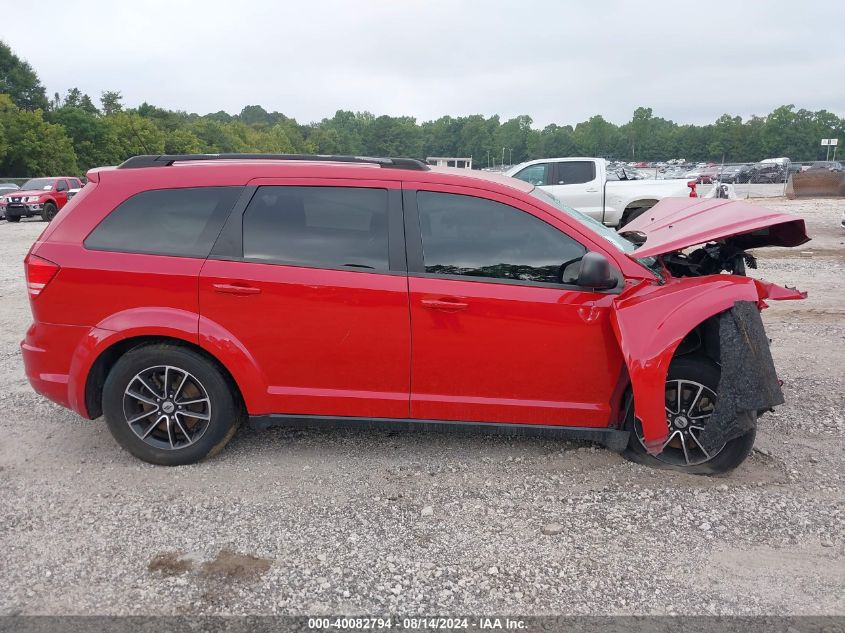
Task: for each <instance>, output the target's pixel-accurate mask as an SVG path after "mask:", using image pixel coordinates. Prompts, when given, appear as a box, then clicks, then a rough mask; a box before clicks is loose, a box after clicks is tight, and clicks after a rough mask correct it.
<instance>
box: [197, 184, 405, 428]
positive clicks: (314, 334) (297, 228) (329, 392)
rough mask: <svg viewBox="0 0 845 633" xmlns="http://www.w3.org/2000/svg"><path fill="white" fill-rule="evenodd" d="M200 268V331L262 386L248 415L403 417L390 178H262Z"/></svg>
mask: <svg viewBox="0 0 845 633" xmlns="http://www.w3.org/2000/svg"><path fill="white" fill-rule="evenodd" d="M250 186H251V187H252V189H251V190H252V192H253V193H252V195H251V197H248V201H242V204H241V205H239V207H236V209H235V210H234V211H233V212H232V214H231V216H230V218H229V221H228V222H227V224H226V226H225V227H224V229H223V231H222V233H221V236H220V238H218V240H217V243H216V244H215V247H214V249H213V251H212V254H211V256H210V257H209V259H208V261H207V262H206V264H205V266H204V267H203V270H202V272H201V274H200V281H199V294H200V311H201V315H202V318H201V321H200V338H201V340H202V339H203V337H218V338H219V337H220V332H221V331H222V332H226V333H227V334H226V336H230V337H231V339H232V341H233V343H234V344H236V345H240V346H242V347H243V348H245V349H246V350H247V352H248V354H249V356H250V357H251V359H252V361H253V362H254V363H255V364H256V365H257V368H258V370H259V372H260V375H262V376H263V377H264V378H263V384H261V385H249V386H248V389H249V392H250V395H249V396H248V397H247V400H248V406H249V408H250V411H249V412H250V413H251V414H253V415H256V414H270V413H276V414H299V415H324V416H356V417H357V416H360V417H376V418H379V417H388V418H405V417H407V416H408V410H409V403H408V400H409V389H410V387H409V382H410V378H409V370H410V324H409V318H408V286H407V271H406V267H405V256H404V237H403V226H402V208H401V189H400V188H399V184H398V183H396V182H382V181H376V180H373V181H351V180H327V179H319V180H317V179H259V180H255V181H252V182H251V183H250Z"/></svg>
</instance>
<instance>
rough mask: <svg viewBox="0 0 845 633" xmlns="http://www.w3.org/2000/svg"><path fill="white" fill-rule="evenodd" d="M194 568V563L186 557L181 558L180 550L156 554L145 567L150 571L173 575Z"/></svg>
mask: <svg viewBox="0 0 845 633" xmlns="http://www.w3.org/2000/svg"><path fill="white" fill-rule="evenodd" d="M193 568H194V563H193V562H192V561H190V560H188V559H186V558H182V553H181V552H162V553H161V554H156V555H155V557H154V558H153V559H152V560H151V561H150V564H149V565H147V569H148V570H149V571H151V572H160V573H162V574H164V575H165V576H175V575H176V574H182V573H184V572H186V571H191V570H192V569H193Z"/></svg>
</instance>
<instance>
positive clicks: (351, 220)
mask: <svg viewBox="0 0 845 633" xmlns="http://www.w3.org/2000/svg"><path fill="white" fill-rule="evenodd" d="M387 206H388V203H387V190H386V189H367V188H358V187H288V186H280V187H277V186H268V187H259V189H258V191H256V193H255V196H254V197H253V198H252V200H251V201H250V203H249V205H248V206H247V208H246V210H245V211H244V217H243V248H244V258H245V259H250V260H259V261H267V262H275V263H281V264H291V265H294V266H296V265H299V266H316V267H320V268H348V269H350V270H356V269H357V270H388V268H389V261H388V247H387V235H388V233H387Z"/></svg>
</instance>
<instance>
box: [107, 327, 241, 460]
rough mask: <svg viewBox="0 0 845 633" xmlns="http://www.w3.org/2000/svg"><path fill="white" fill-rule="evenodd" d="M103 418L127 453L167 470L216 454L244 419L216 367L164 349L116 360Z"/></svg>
mask: <svg viewBox="0 0 845 633" xmlns="http://www.w3.org/2000/svg"><path fill="white" fill-rule="evenodd" d="M103 413H104V414H105V418H106V422H107V424H108V427H109V430H110V431H111V433H112V435H113V436H114V438H115V439H116V440H117V442H118V443H119V444H120V445H121V446H122V447H123V448H125V449H126V450H127V451H129V452H130V453H132V454H133V455H135V456H136V457H138V458H140V459H142V460H144V461H146V462H150V463H152V464H162V465H166V466H176V465H181V464H192V463H194V462H198V461H200V460H201V459H203V458H205V457H208V456H210V455H214V454H216V453H217V452H219V451H220V450H221V449H222V448H223V447H224V446H225V445H226V444H227V443H228V441H229V440H230V439H231V438H232V436H233V435H234V434H235V431H236V430H237V427H238V424H239V422H240V418H241V411H240V406H239V404H238V400H237V398H236V397H235V395H234V390H233V386H232V385H231V383H230V381H229V380H228V379H227V378H226V376H224V375H223V373H222V371H221V370H220V369H219V368H218V367H217V366H216V365H215V364H214V363H213V362H211V361H209V360H208V359H206V358H205V357H203V356H201V355H200V354H198V353H196V352H194V351H192V350H190V349H186V348H183V347H179V346H176V345H163V344H162V345H146V346H143V347H137V348H135V349H133V350H130V351H129V352H127V353H126V354H124V355H123V356H121V357H120V359H118V361H117V362H116V363H115V365H114V367H113V368H112V369H111V371H110V372H109V375H108V377H107V378H106V382H105V385H104V386H103Z"/></svg>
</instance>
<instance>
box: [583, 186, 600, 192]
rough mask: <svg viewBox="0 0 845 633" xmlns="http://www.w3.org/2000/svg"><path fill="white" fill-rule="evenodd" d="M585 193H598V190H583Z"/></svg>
mask: <svg viewBox="0 0 845 633" xmlns="http://www.w3.org/2000/svg"><path fill="white" fill-rule="evenodd" d="M585 191H586V192H587V193H598V192H599V190H598V189H593V188H592V187H590V188H589V189H585Z"/></svg>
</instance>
